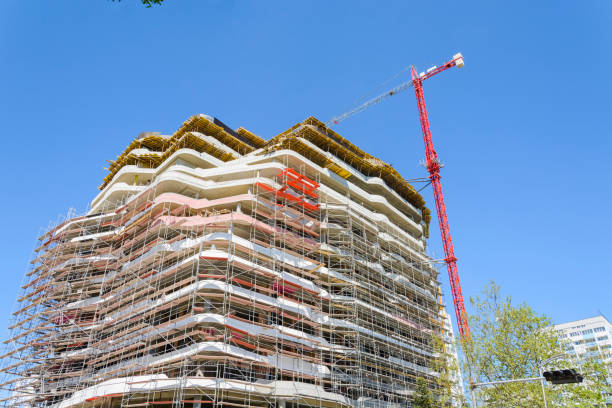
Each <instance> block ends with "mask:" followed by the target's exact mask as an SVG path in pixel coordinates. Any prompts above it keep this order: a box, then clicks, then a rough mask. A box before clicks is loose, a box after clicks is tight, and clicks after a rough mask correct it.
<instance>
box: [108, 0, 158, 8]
mask: <svg viewBox="0 0 612 408" xmlns="http://www.w3.org/2000/svg"><path fill="white" fill-rule="evenodd" d="M113 1H117V2H120V1H121V0H113ZM140 1H141V2H142V4H144V5H145V7H147V8H150V7H151V6H153V5H161V4H162V3H163V2H164V0H140Z"/></svg>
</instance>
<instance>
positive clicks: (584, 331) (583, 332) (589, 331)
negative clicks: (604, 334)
mask: <svg viewBox="0 0 612 408" xmlns="http://www.w3.org/2000/svg"><path fill="white" fill-rule="evenodd" d="M591 333H593V329H588V330H583V331H582V334H591Z"/></svg>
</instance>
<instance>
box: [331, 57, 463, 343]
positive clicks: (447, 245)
mask: <svg viewBox="0 0 612 408" xmlns="http://www.w3.org/2000/svg"><path fill="white" fill-rule="evenodd" d="M463 65H464V61H463V56H462V55H461V54H455V55H454V56H453V59H452V60H450V61H448V62H447V63H445V64H444V65H441V66H440V67H436V66H434V67H431V68H429V69H428V70H427V71H426V72H421V73H420V74H417V73H416V70H415V69H414V66H411V67H410V72H411V74H412V80H411V81H410V82H404V83H403V84H400V85H398V86H396V87H395V88H393V89H391V90H389V91H387V92H385V93H384V94H381V95H379V96H377V97H375V98H373V99H370V100H369V101H367V102H365V103H363V104H362V105H360V106H358V107H357V108H355V109H353V110H351V111H349V112H346V113H344V114H342V115H340V116H337V117H335V118H333V119H332V120H330V121H329V122H327V124H328V125H331V124H338V123H339V122H341V121H343V120H345V119H347V118H349V117H350V116H353V115H354V114H356V113H358V112H361V111H363V110H365V109H367V108H369V107H370V106H372V105H375V104H377V103H379V102H381V101H382V100H384V99H386V98H387V97H390V96H393V95H396V94H397V93H399V92H401V91H403V90H405V89H408V88H409V87H411V86H414V91H415V93H416V99H417V106H418V108H419V116H420V119H421V130H422V131H423V141H424V142H425V162H426V166H427V171H428V172H429V179H430V180H431V185H432V188H433V193H434V199H435V201H436V209H437V212H438V223H439V224H440V233H441V234H442V245H443V247H444V256H445V258H444V261H445V263H446V267H447V269H448V277H449V280H450V286H451V292H452V295H453V302H454V304H455V314H456V317H457V326H458V327H459V334H460V336H461V338H465V336H469V327H468V323H467V318H466V313H465V305H464V303H463V294H462V292H461V284H460V282H459V272H458V271H457V258H456V257H455V250H454V248H453V240H452V239H451V233H450V228H449V226H448V217H447V216H446V206H445V205H444V195H443V194H442V184H441V182H440V168H441V167H442V166H441V164H440V160H438V154H437V153H436V151H435V149H434V145H433V140H432V138H431V130H430V129H429V118H428V117H427V108H426V107H425V97H424V96H423V81H425V80H426V79H429V78H431V77H432V76H434V75H436V74H439V73H440V72H442V71H445V70H447V69H449V68H452V67H457V68H462V67H463Z"/></svg>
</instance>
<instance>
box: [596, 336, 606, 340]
mask: <svg viewBox="0 0 612 408" xmlns="http://www.w3.org/2000/svg"><path fill="white" fill-rule="evenodd" d="M604 340H608V336H601V337H598V338H597V341H604Z"/></svg>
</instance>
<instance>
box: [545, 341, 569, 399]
mask: <svg viewBox="0 0 612 408" xmlns="http://www.w3.org/2000/svg"><path fill="white" fill-rule="evenodd" d="M566 356H567V354H565V353H564V354H558V355H556V356H552V357H551V358H547V359H546V360H544V361H542V362H540V364H538V368H539V370H540V372H539V373H538V374H542V372H544V366H545V365H546V364H548V363H550V362H552V361H555V360H558V359H560V358H561V357H566ZM545 382H546V378H544V377H542V380H541V381H540V384H541V385H542V397H544V408H548V403H547V402H546V388H545V387H544V383H545Z"/></svg>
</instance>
